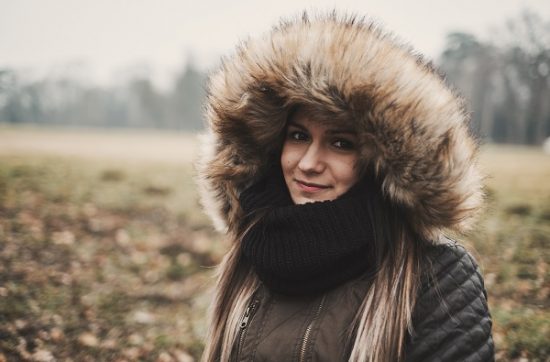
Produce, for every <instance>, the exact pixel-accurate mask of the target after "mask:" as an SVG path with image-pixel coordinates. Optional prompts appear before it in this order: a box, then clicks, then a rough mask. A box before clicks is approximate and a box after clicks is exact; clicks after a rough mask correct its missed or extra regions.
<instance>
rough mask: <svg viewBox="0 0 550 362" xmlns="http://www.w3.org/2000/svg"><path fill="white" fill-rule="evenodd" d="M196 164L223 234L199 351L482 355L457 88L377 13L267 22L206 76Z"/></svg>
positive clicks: (486, 346) (410, 357)
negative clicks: (374, 16)
mask: <svg viewBox="0 0 550 362" xmlns="http://www.w3.org/2000/svg"><path fill="white" fill-rule="evenodd" d="M206 118H207V120H208V126H209V134H208V135H207V136H206V137H205V138H204V140H206V141H208V142H206V143H205V144H204V146H205V147H204V150H203V154H202V156H201V160H200V162H199V165H198V171H199V176H200V179H199V187H200V190H201V193H202V201H203V205H204V206H205V208H206V210H207V211H208V212H209V213H210V215H211V216H212V218H213V220H214V222H215V223H216V225H218V226H219V227H220V230H223V231H224V232H226V233H227V236H228V238H229V240H230V241H231V248H230V250H229V252H228V253H227V255H226V256H225V258H224V260H223V262H222V263H221V264H220V266H219V279H218V282H217V285H216V294H215V295H216V296H215V300H214V303H213V306H212V311H211V319H210V330H209V334H208V336H207V343H206V349H205V352H204V355H203V360H204V361H208V362H210V361H346V360H349V361H392V362H393V361H441V360H443V361H490V360H492V359H494V353H493V341H492V337H491V325H492V322H491V318H490V314H489V311H488V307H487V299H486V293H485V289H484V284H483V278H482V276H481V274H480V271H479V269H478V267H477V264H476V262H475V261H474V259H473V258H472V257H471V256H470V254H469V253H468V252H467V251H466V250H465V249H464V248H463V247H462V246H460V245H459V244H458V243H457V242H455V241H452V240H450V239H448V238H446V237H445V234H444V232H445V230H450V231H453V232H455V233H457V232H458V233H460V232H464V231H466V230H467V229H468V228H469V226H470V225H471V223H472V220H473V218H474V216H475V214H476V210H477V209H478V208H479V207H480V205H481V202H482V191H481V178H480V176H479V173H478V171H477V166H476V145H475V143H474V141H473V139H472V137H471V136H470V135H469V133H468V127H467V121H468V119H467V116H466V113H465V112H464V110H463V108H462V100H461V99H460V98H458V97H457V96H456V95H455V94H453V92H452V91H451V90H449V89H448V88H447V87H446V86H445V83H444V82H443V81H442V79H441V78H440V77H439V76H438V74H437V73H436V72H435V71H434V69H433V67H432V66H431V65H430V64H428V63H426V62H425V61H424V60H423V59H422V58H420V57H419V56H418V55H417V53H415V52H413V51H411V50H410V49H408V48H407V47H406V46H404V45H402V44H399V43H397V42H396V41H395V38H394V37H393V36H391V35H389V34H387V33H384V32H383V31H381V30H380V29H379V28H378V27H377V26H376V25H375V24H372V23H369V22H367V21H365V20H362V19H358V18H357V17H346V16H338V15H337V14H335V13H331V14H330V15H327V16H320V17H319V18H317V19H313V20H310V19H309V18H308V17H307V15H304V16H303V17H302V18H301V19H299V20H298V19H295V20H292V21H286V22H282V23H281V25H280V26H279V27H277V28H275V29H274V30H273V31H272V32H271V33H270V34H267V35H266V36H264V37H261V38H258V39H250V40H249V41H247V42H246V43H244V44H243V45H242V46H241V47H240V48H239V49H238V51H237V52H236V53H235V55H234V56H232V57H229V58H227V59H225V60H224V62H223V64H222V66H221V68H220V69H219V70H218V71H217V72H215V73H213V74H212V76H211V78H210V82H209V86H208V102H207V105H206Z"/></svg>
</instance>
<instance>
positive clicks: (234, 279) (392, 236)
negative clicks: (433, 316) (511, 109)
mask: <svg viewBox="0 0 550 362" xmlns="http://www.w3.org/2000/svg"><path fill="white" fill-rule="evenodd" d="M369 208H370V215H371V219H370V222H371V223H372V225H373V227H374V235H375V238H374V240H373V250H374V258H373V259H372V260H374V261H375V267H376V273H375V274H374V276H373V277H372V280H371V285H370V287H369V289H368V291H367V292H366V295H365V296H364V298H363V303H362V305H361V307H360V308H359V310H358V312H357V314H356V316H355V318H354V321H353V325H352V326H351V327H352V328H351V333H350V336H349V337H350V341H349V343H350V345H349V350H350V351H351V354H350V359H349V360H350V361H399V360H402V359H403V353H404V347H405V342H406V338H407V333H412V311H413V308H414V303H415V299H416V293H417V289H418V286H419V283H420V282H419V275H420V267H421V263H420V257H421V255H422V252H421V250H420V249H421V247H422V245H423V243H422V241H420V240H419V238H418V236H416V235H415V234H414V232H413V231H412V228H411V227H410V226H409V225H408V223H407V222H406V221H405V220H406V218H405V217H404V215H403V211H402V210H401V208H400V207H398V206H396V205H395V204H393V203H391V202H390V201H389V200H387V198H386V197H385V196H384V195H383V194H382V193H381V192H376V196H375V197H374V198H373V201H372V204H370V205H369ZM256 221H257V219H256ZM251 226H252V225H248V227H247V229H246V230H244V231H243V232H241V233H240V234H239V235H237V236H235V240H234V241H235V242H234V243H233V244H232V247H231V249H230V250H229V252H228V253H227V254H226V255H225V257H224V259H223V261H222V262H221V264H220V265H219V269H218V280H217V288H216V294H215V297H214V303H213V305H212V309H211V311H210V330H209V332H208V335H207V339H206V349H205V351H204V354H203V361H205V362H210V361H217V360H221V361H227V360H229V356H230V355H231V350H232V348H233V345H234V344H235V339H236V336H237V330H238V324H239V321H240V318H241V316H242V314H243V313H244V310H245V309H246V307H247V304H248V303H249V302H250V298H251V297H252V295H253V293H254V291H255V290H256V289H257V288H258V286H259V280H258V278H257V276H256V275H255V273H254V271H253V270H252V268H251V267H250V265H248V263H245V262H244V261H243V260H242V259H241V251H240V250H241V247H240V244H241V240H242V237H243V235H244V234H245V233H246V231H247V230H248V229H249V228H250V227H251ZM365 262H367V260H365Z"/></svg>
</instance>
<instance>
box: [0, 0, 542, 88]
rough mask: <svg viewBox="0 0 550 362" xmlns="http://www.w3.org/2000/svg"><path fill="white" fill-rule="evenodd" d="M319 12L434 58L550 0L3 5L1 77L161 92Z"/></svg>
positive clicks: (40, 0)
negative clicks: (154, 85)
mask: <svg viewBox="0 0 550 362" xmlns="http://www.w3.org/2000/svg"><path fill="white" fill-rule="evenodd" d="M312 8H314V9H320V10H323V9H332V8H337V9H342V10H348V11H355V12H358V13H360V14H366V15H369V16H372V17H375V18H377V19H378V20H381V21H382V22H383V23H384V24H385V25H386V26H387V27H388V28H389V29H391V30H393V31H394V32H396V33H397V34H398V35H400V36H401V37H402V38H403V39H405V40H407V41H408V42H410V43H411V44H412V45H413V46H414V47H415V48H417V49H418V50H420V51H422V52H424V53H425V54H427V55H428V56H431V57H436V56H437V55H438V54H439V52H440V50H441V48H442V46H443V43H444V37H445V34H446V33H448V32H450V31H455V30H460V31H467V32H471V33H473V34H476V35H478V36H480V37H481V38H488V37H490V36H491V33H492V32H494V28H495V27H498V26H501V25H502V24H503V23H504V21H505V20H506V19H508V18H511V17H515V16H517V15H518V14H519V13H520V11H521V10H522V9H525V8H529V9H531V10H533V11H535V12H536V13H538V14H539V15H541V16H542V17H543V18H544V19H546V20H550V0H432V1H431V0H408V1H406V0H360V1H352V0H341V1H335V0H332V1H331V0H317V1H313V0H309V1H308V0H270V1H264V0H231V1H227V0H226V1H223V0H193V1H191V0H86V1H85V0H0V68H1V67H14V68H16V69H30V70H34V71H35V72H42V74H43V73H44V72H47V73H52V72H53V73H55V72H67V71H68V70H69V71H70V69H73V71H74V72H75V73H77V74H80V75H81V76H82V75H84V77H85V78H86V79H88V80H92V81H96V82H100V83H113V82H117V80H121V79H124V77H125V76H128V75H129V74H133V73H135V72H147V73H148V74H150V75H152V76H153V77H154V78H155V80H156V81H157V82H160V83H162V82H167V80H168V79H170V78H171V77H173V75H174V74H175V72H177V71H178V70H179V69H180V68H181V66H182V65H183V64H184V61H185V59H186V55H187V54H189V53H190V52H192V53H193V54H194V57H195V61H196V63H197V64H198V65H199V66H200V67H201V68H203V69H206V68H207V67H209V66H211V65H212V64H214V63H215V62H216V60H217V59H218V57H219V55H220V54H223V53H225V52H227V51H230V50H231V49H232V48H233V47H234V45H235V44H236V43H237V42H238V41H239V40H242V39H244V38H246V37H247V36H248V35H254V34H259V33H262V32H265V31H267V30H268V29H269V28H270V26H271V25H272V24H274V23H275V22H276V21H277V19H279V17H280V16H289V15H295V14H297V13H299V12H301V11H302V10H303V9H312ZM82 73H84V74H82Z"/></svg>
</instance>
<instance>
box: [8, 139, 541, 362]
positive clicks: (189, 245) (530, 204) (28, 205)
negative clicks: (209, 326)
mask: <svg viewBox="0 0 550 362" xmlns="http://www.w3.org/2000/svg"><path fill="white" fill-rule="evenodd" d="M481 163H482V166H483V168H484V169H485V170H486V172H487V174H488V175H490V177H488V179H487V184H488V203H487V209H486V210H485V212H484V213H483V216H482V218H481V220H480V223H479V225H478V227H477V229H476V230H474V231H473V232H472V233H471V234H470V235H469V236H468V238H467V239H465V240H464V242H465V243H466V244H468V245H469V246H470V247H471V248H472V249H473V250H474V255H476V257H477V259H478V261H479V263H480V265H481V267H482V269H483V272H484V274H485V279H486V286H487V289H488V292H489V304H490V307H491V311H492V314H493V319H494V337H495V343H496V348H497V360H501V361H505V360H514V359H518V360H519V359H521V358H523V359H527V360H529V361H548V360H549V358H550V350H549V343H548V341H550V268H549V264H550V182H548V180H550V156H548V155H543V154H542V153H540V152H539V151H537V150H533V149H528V148H516V147H495V146H490V147H486V148H484V149H483V152H482V158H481ZM192 174H193V170H192V167H191V166H190V164H189V163H163V162H157V161H151V160H149V161H147V162H135V161H132V162H130V161H128V160H121V159H119V160H117V159H108V158H107V159H105V158H103V159H94V158H88V157H83V156H59V155H47V154H36V153H28V154H9V155H6V154H2V155H0V240H1V242H0V361H2V360H3V359H4V360H22V359H23V360H24V359H27V360H33V359H34V360H44V361H47V360H67V361H69V360H78V361H81V360H82V361H94V360H143V361H156V360H163V361H164V360H166V361H170V360H177V358H194V359H198V357H199V356H200V354H201V351H202V349H203V345H202V342H201V339H202V337H203V335H204V315H205V311H206V308H207V307H208V304H209V301H210V295H209V294H208V286H210V285H211V283H212V279H211V276H212V275H211V268H210V267H211V266H212V265H214V264H215V263H217V262H218V261H219V260H220V257H221V255H222V253H223V251H224V248H223V246H222V245H223V244H222V243H221V242H220V239H221V237H220V236H219V235H216V234H215V233H214V232H213V230H212V228H211V226H210V224H209V221H208V220H207V218H206V217H205V216H204V215H203V214H202V212H200V211H199V210H200V208H199V206H198V200H197V194H196V191H195V188H194V184H193V181H192ZM182 356H183V357H182Z"/></svg>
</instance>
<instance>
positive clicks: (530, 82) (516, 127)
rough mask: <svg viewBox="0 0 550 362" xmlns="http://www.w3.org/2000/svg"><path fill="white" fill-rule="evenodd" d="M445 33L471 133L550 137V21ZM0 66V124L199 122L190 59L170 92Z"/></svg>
mask: <svg viewBox="0 0 550 362" xmlns="http://www.w3.org/2000/svg"><path fill="white" fill-rule="evenodd" d="M494 38H495V39H494V40H490V41H489V40H480V39H479V38H477V37H476V36H474V35H473V34H469V33H465V32H455V33H451V34H448V35H447V37H446V41H445V46H444V50H443V51H442V53H441V55H440V56H439V57H438V59H437V60H436V65H437V67H438V69H439V70H440V71H441V74H442V75H443V77H444V78H445V80H446V81H447V82H448V83H449V84H451V85H452V86H454V87H455V88H456V89H457V91H458V92H459V93H460V94H462V95H463V96H464V98H465V100H466V105H467V109H468V112H469V113H470V115H471V119H472V122H471V128H472V131H473V132H474V133H475V134H477V135H478V136H480V137H481V138H483V139H485V140H487V141H488V142H499V143H520V144H540V143H542V142H543V141H544V140H545V139H546V138H547V137H549V136H550V21H545V20H543V19H542V18H541V17H539V16H538V15H537V14H535V13H532V12H529V11H525V12H523V13H522V14H521V15H520V16H518V17H517V18H514V19H511V20H508V21H507V22H506V23H505V25H504V26H502V27H501V28H499V30H498V31H497V32H496V33H495V34H494ZM23 75H24V74H21V73H20V72H17V71H15V70H12V69H1V68H0V122H5V123H11V124H22V123H33V124H40V125H66V126H92V127H93V126H97V127H141V128H161V129H178V130H187V131H195V130H199V129H202V128H203V123H202V117H201V113H202V109H201V107H202V103H203V100H204V96H205V91H204V87H205V81H206V75H205V74H204V73H203V72H201V71H199V70H198V68H197V67H196V66H195V64H194V63H193V62H188V64H187V66H186V67H185V68H184V69H183V70H182V71H181V72H180V73H179V74H178V76H177V77H176V78H175V82H174V84H173V85H172V87H171V88H170V89H169V90H165V91H161V90H159V89H157V88H156V87H155V86H154V84H153V82H152V81H151V79H150V78H149V77H148V76H143V75H142V76H135V77H132V78H131V79H130V80H128V81H127V82H125V83H124V84H123V85H119V86H117V87H98V86H92V85H90V84H86V83H85V82H82V81H78V80H76V79H74V78H71V77H70V76H64V77H63V76H62V77H59V76H58V77H53V78H52V77H49V78H45V79H41V80H32V81H31V80H25V78H24V77H23Z"/></svg>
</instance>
